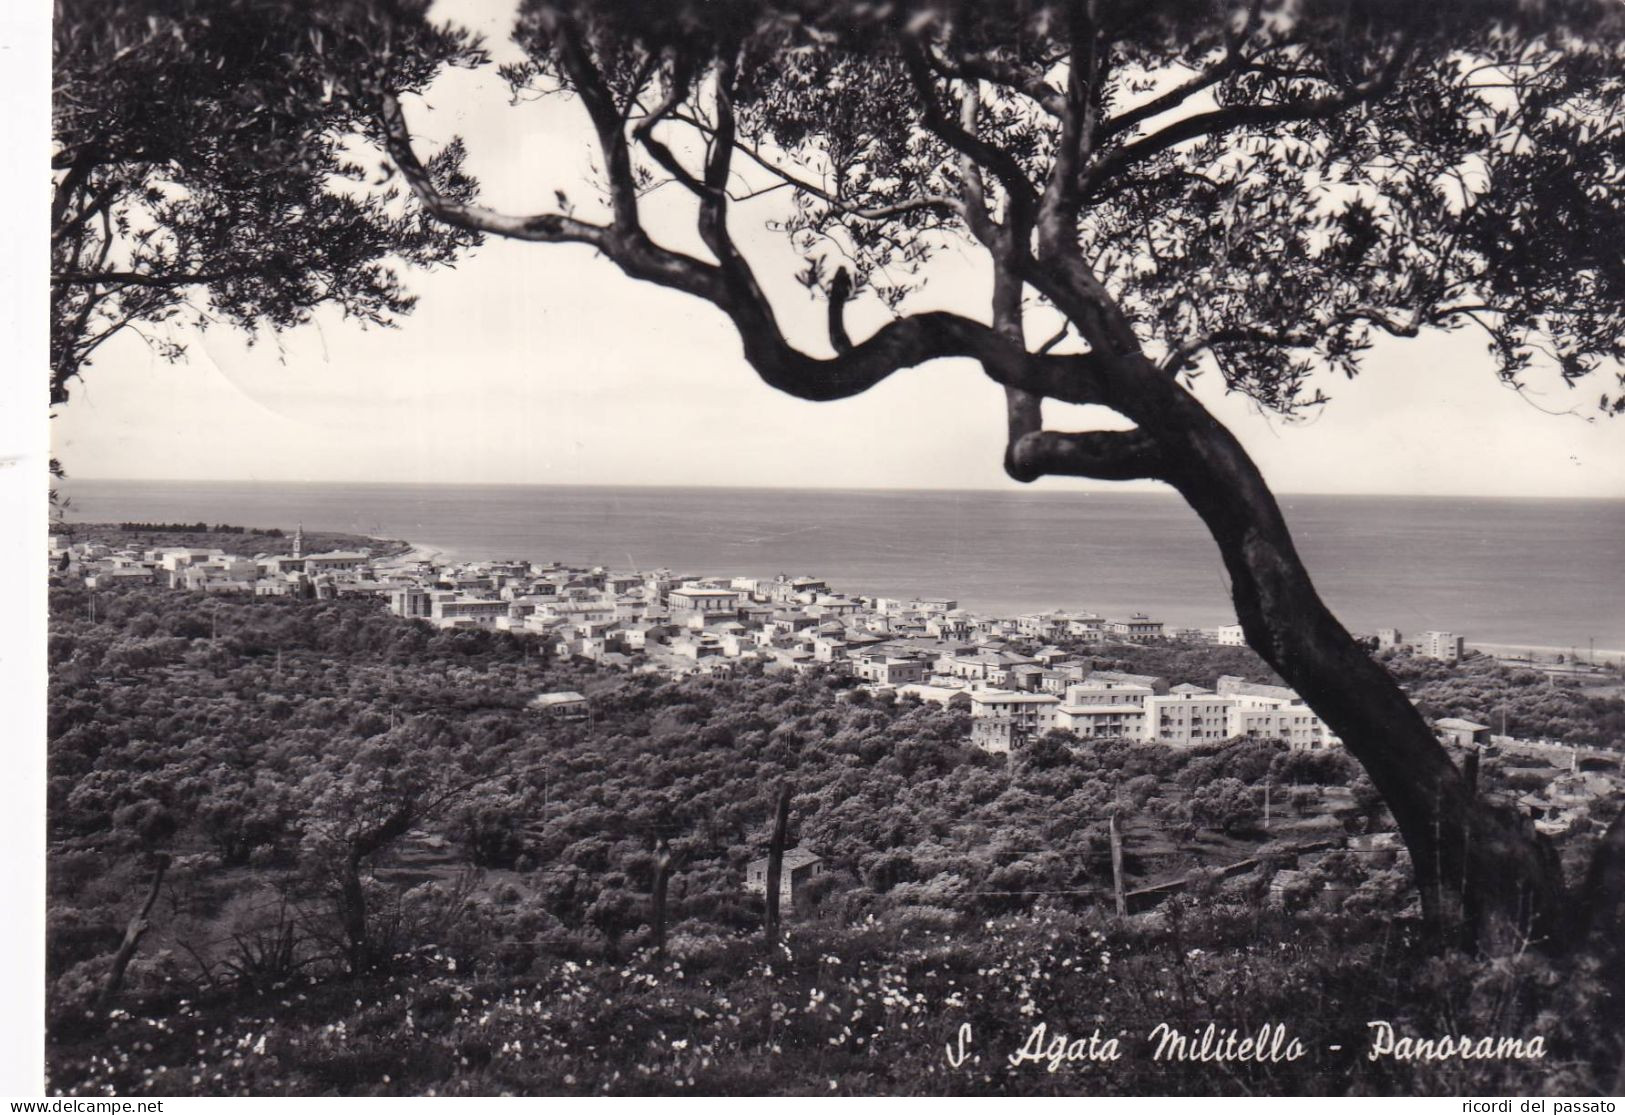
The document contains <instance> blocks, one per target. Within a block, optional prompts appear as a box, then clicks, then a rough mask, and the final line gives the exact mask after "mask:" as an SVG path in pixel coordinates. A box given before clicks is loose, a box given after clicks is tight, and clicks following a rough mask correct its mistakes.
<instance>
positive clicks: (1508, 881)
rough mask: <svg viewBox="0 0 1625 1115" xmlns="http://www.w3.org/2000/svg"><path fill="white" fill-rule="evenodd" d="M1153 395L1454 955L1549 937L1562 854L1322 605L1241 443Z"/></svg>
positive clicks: (1288, 672) (1251, 636) (1270, 645)
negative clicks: (1491, 793)
mask: <svg viewBox="0 0 1625 1115" xmlns="http://www.w3.org/2000/svg"><path fill="white" fill-rule="evenodd" d="M1144 386H1145V387H1147V388H1148V390H1147V391H1146V392H1145V395H1144V396H1142V398H1141V400H1139V402H1138V405H1136V406H1134V407H1133V410H1134V411H1135V412H1136V413H1133V414H1131V415H1130V417H1133V418H1134V419H1135V420H1136V421H1138V422H1140V424H1141V426H1142V428H1145V429H1147V430H1149V431H1150V432H1152V433H1153V434H1154V435H1156V436H1157V438H1158V440H1159V442H1161V444H1162V445H1163V447H1164V452H1165V456H1166V460H1167V461H1168V462H1169V464H1168V472H1169V475H1168V477H1167V479H1168V481H1169V483H1171V484H1172V485H1173V486H1174V487H1175V488H1176V489H1177V490H1178V491H1179V493H1180V494H1181V495H1182V496H1184V497H1185V500H1186V501H1187V502H1188V503H1189V504H1190V506H1191V507H1192V509H1194V510H1195V511H1196V513H1197V514H1198V515H1199V516H1200V517H1201V519H1202V521H1203V522H1204V523H1205V524H1206V525H1207V527H1208V529H1209V531H1210V532H1211V533H1212V535H1213V539H1214V541H1215V542H1216V543H1217V544H1218V547H1219V552H1220V554H1221V555H1222V557H1223V559H1224V564H1225V568H1226V569H1227V570H1228V572H1229V574H1230V582H1231V595H1232V597H1233V599H1234V601H1235V605H1236V616H1237V619H1238V620H1239V622H1240V623H1241V625H1242V629H1243V630H1244V631H1245V633H1246V635H1247V642H1248V643H1249V645H1251V646H1252V648H1253V649H1254V650H1256V651H1257V652H1258V653H1259V655H1260V656H1261V657H1263V659H1264V660H1265V661H1266V662H1268V663H1269V664H1270V665H1271V666H1272V667H1274V668H1275V670H1276V671H1277V672H1278V673H1279V674H1280V675H1281V677H1282V678H1284V679H1285V680H1286V681H1287V683H1288V684H1289V685H1291V686H1292V687H1293V688H1294V689H1296V690H1297V692H1298V693H1299V694H1300V695H1301V696H1302V697H1303V698H1304V700H1305V701H1307V702H1308V703H1309V705H1310V707H1312V708H1313V709H1314V710H1315V712H1317V713H1318V714H1319V715H1320V716H1321V718H1322V719H1324V720H1325V721H1326V723H1327V724H1328V725H1329V726H1330V727H1331V729H1332V730H1333V731H1334V732H1336V733H1337V735H1338V736H1339V737H1341V738H1342V740H1343V743H1344V745H1345V746H1346V747H1347V748H1348V750H1349V752H1350V753H1352V754H1353V755H1354V756H1355V758H1357V759H1358V760H1359V761H1360V763H1361V765H1362V766H1364V767H1365V770H1366V772H1367V773H1368V774H1369V775H1370V777H1371V780H1372V782H1373V783H1374V784H1375V785H1376V787H1377V789H1378V790H1379V791H1380V792H1381V793H1382V796H1383V800H1384V801H1385V802H1386V803H1387V805H1388V809H1389V811H1390V812H1391V813H1392V814H1393V816H1394V820H1395V822H1396V823H1397V824H1398V826H1399V829H1400V832H1401V833H1402V834H1403V836H1404V839H1405V844H1406V847H1407V848H1408V849H1409V851H1410V855H1411V860H1412V863H1413V867H1414V870H1415V873H1416V881H1417V886H1418V888H1419V890H1420V891H1421V899H1422V909H1423V912H1424V915H1425V917H1426V919H1427V921H1428V922H1429V924H1430V925H1431V926H1433V927H1434V929H1435V930H1436V931H1437V932H1438V933H1439V935H1440V937H1441V940H1442V941H1444V942H1459V943H1461V944H1462V945H1465V946H1468V947H1472V946H1478V947H1482V948H1486V949H1489V950H1491V951H1496V952H1500V951H1505V950H1510V949H1516V948H1519V947H1521V946H1523V945H1524V944H1527V943H1529V942H1531V941H1542V940H1548V939H1550V938H1552V937H1553V936H1554V935H1556V934H1557V933H1558V932H1559V930H1560V928H1561V926H1560V924H1559V911H1560V909H1561V905H1562V902H1561V897H1562V891H1561V888H1562V883H1561V878H1562V875H1561V871H1560V870H1559V866H1558V863H1557V859H1556V855H1555V853H1553V852H1552V850H1551V848H1550V847H1549V846H1548V845H1547V844H1546V843H1545V841H1543V840H1541V839H1540V838H1539V837H1538V835H1537V834H1536V833H1535V831H1534V829H1533V826H1532V824H1531V823H1530V822H1529V821H1528V819H1527V818H1524V817H1522V816H1520V815H1519V814H1517V813H1516V812H1515V811H1513V810H1510V809H1507V808H1504V807H1496V806H1492V805H1490V804H1489V803H1484V802H1475V801H1474V798H1473V795H1472V792H1471V789H1470V787H1469V786H1468V784H1467V780H1466V779H1465V778H1464V777H1463V776H1462V772H1461V771H1459V770H1457V768H1456V766H1455V765H1454V764H1453V763H1452V762H1451V761H1450V757H1449V756H1448V755H1447V754H1446V752H1445V750H1444V748H1443V747H1442V746H1441V745H1440V744H1439V742H1438V740H1437V739H1435V738H1434V735H1433V732H1432V731H1431V730H1430V729H1429V727H1428V725H1427V723H1426V721H1424V719H1423V718H1422V715H1421V713H1419V712H1418V711H1417V710H1416V708H1415V707H1414V706H1413V705H1412V704H1411V703H1410V701H1409V699H1407V698H1406V696H1405V694H1404V693H1403V692H1402V691H1401V690H1400V688H1399V686H1398V685H1397V684H1396V683H1395V682H1394V680H1393V678H1392V677H1390V676H1389V674H1388V673H1387V672H1386V671H1385V670H1384V669H1383V668H1382V667H1381V666H1380V665H1378V664H1377V663H1376V662H1375V661H1373V660H1372V658H1371V656H1370V655H1369V654H1368V653H1367V652H1366V651H1365V649H1364V648H1362V647H1361V646H1360V645H1359V644H1358V643H1356V642H1355V641H1354V639H1353V638H1352V637H1351V636H1350V635H1349V633H1348V631H1347V630H1345V629H1344V627H1343V626H1342V624H1340V623H1339V622H1338V621H1337V619H1336V618H1335V617H1334V616H1333V615H1332V614H1331V612H1330V611H1329V610H1328V609H1327V607H1326V605H1325V604H1324V603H1323V602H1322V601H1321V599H1320V596H1319V594H1318V593H1317V592H1316V591H1315V588H1314V585H1313V583H1312V582H1311V580H1310V578H1309V574H1308V571H1307V570H1306V569H1305V568H1304V565H1303V562H1302V560H1301V559H1300V558H1299V556H1298V553H1297V550H1296V548H1295V547H1294V546H1293V543H1292V537H1291V534H1290V533H1289V532H1288V530H1287V527H1286V522H1285V520H1284V519H1283V517H1282V515H1281V512H1280V508H1279V506H1278V505H1277V504H1276V501H1275V497H1274V495H1273V493H1272V492H1271V491H1270V489H1269V487H1268V485H1267V484H1266V483H1265V482H1264V479H1263V477H1262V475H1260V473H1259V472H1258V469H1257V467H1256V466H1255V465H1254V464H1253V462H1252V460H1251V459H1250V458H1249V457H1248V455H1247V453H1246V451H1245V450H1244V449H1243V448H1242V446H1241V444H1240V443H1239V442H1238V441H1237V440H1236V438H1235V436H1234V435H1232V434H1231V433H1230V431H1229V430H1227V429H1225V428H1224V426H1223V425H1221V424H1220V423H1219V422H1218V421H1217V420H1216V419H1214V418H1213V416H1212V415H1211V414H1209V413H1208V412H1207V410H1206V409H1205V408H1204V407H1203V406H1202V405H1201V404H1200V403H1199V402H1197V400H1196V399H1194V398H1193V397H1192V396H1191V395H1190V394H1189V393H1188V392H1186V391H1185V390H1184V389H1183V388H1181V387H1179V386H1178V385H1177V384H1176V383H1174V382H1173V381H1172V380H1171V379H1169V378H1167V377H1159V379H1158V380H1157V381H1156V382H1155V383H1154V384H1152V383H1147V384H1145V385H1144Z"/></svg>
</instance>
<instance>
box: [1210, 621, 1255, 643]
mask: <svg viewBox="0 0 1625 1115" xmlns="http://www.w3.org/2000/svg"><path fill="white" fill-rule="evenodd" d="M1213 643H1214V645H1215V646H1221V647H1244V646H1246V645H1247V636H1246V634H1245V633H1244V632H1243V631H1242V629H1241V624H1239V623H1226V624H1224V625H1222V626H1220V627H1215V628H1214V629H1213Z"/></svg>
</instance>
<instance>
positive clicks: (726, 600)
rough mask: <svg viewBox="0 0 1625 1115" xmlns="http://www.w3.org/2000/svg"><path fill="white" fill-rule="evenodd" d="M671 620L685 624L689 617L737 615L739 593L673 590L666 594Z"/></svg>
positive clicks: (728, 590)
mask: <svg viewBox="0 0 1625 1115" xmlns="http://www.w3.org/2000/svg"><path fill="white" fill-rule="evenodd" d="M666 606H667V607H669V608H670V609H671V614H672V618H673V619H675V620H678V621H680V622H686V621H687V620H688V617H689V616H692V615H698V616H702V617H708V616H717V617H721V616H727V617H729V618H732V617H733V616H735V615H737V614H738V613H739V593H737V592H735V591H734V590H733V589H727V588H688V587H684V588H674V589H672V590H671V591H670V592H668V593H667V594H666Z"/></svg>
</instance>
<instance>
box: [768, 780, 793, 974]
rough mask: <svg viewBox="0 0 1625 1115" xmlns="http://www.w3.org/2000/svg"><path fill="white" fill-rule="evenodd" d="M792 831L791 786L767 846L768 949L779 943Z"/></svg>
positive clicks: (782, 793)
mask: <svg viewBox="0 0 1625 1115" xmlns="http://www.w3.org/2000/svg"><path fill="white" fill-rule="evenodd" d="M789 829H790V786H789V784H788V783H787V784H786V785H785V786H784V788H783V789H781V790H780V791H779V808H778V813H777V814H776V815H775V817H774V819H773V838H772V840H771V841H770V842H769V843H768V846H767V925H766V929H767V947H768V948H770V949H771V948H772V947H773V946H774V945H776V944H778V941H779V880H780V879H781V878H783V875H784V841H785V837H786V834H787V833H788V832H789Z"/></svg>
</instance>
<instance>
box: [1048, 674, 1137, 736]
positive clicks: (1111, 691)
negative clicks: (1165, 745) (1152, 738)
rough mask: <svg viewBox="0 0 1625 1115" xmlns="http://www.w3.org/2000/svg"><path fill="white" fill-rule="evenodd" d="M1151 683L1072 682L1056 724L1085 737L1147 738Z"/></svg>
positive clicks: (1056, 713) (1056, 716)
mask: <svg viewBox="0 0 1625 1115" xmlns="http://www.w3.org/2000/svg"><path fill="white" fill-rule="evenodd" d="M1155 695H1156V694H1155V693H1154V692H1153V691H1152V689H1151V687H1150V686H1145V685H1122V684H1115V683H1110V682H1105V683H1100V682H1097V683H1095V684H1090V683H1088V682H1085V683H1082V684H1078V685H1069V686H1067V688H1066V697H1065V699H1064V700H1063V701H1062V702H1061V704H1060V706H1059V707H1057V708H1056V710H1055V726H1056V727H1057V728H1064V729H1066V730H1067V731H1069V732H1071V733H1072V734H1074V735H1076V736H1079V737H1081V738H1083V739H1144V738H1145V702H1146V701H1147V700H1149V699H1150V698H1151V697H1154V696H1155Z"/></svg>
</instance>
